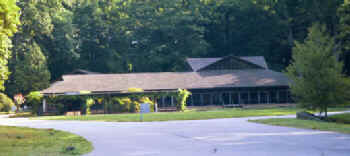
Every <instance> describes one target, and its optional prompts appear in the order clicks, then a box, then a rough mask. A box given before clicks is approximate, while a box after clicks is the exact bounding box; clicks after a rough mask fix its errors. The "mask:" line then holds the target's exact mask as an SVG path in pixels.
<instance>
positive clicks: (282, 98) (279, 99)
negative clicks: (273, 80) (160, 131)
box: [157, 90, 292, 107]
mask: <svg viewBox="0 0 350 156" xmlns="http://www.w3.org/2000/svg"><path fill="white" fill-rule="evenodd" d="M157 102H158V106H159V107H172V106H175V105H176V103H177V102H176V99H175V98H172V97H163V98H160V99H158V101H157ZM289 102H292V99H291V96H290V93H289V91H288V90H271V91H241V92H208V93H193V94H192V95H191V96H190V97H189V98H188V99H187V106H213V105H218V106H220V105H230V104H267V103H289Z"/></svg>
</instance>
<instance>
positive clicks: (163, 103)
mask: <svg viewBox="0 0 350 156" xmlns="http://www.w3.org/2000/svg"><path fill="white" fill-rule="evenodd" d="M162 107H165V99H164V96H162Z"/></svg>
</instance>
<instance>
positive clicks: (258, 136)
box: [0, 117, 350, 156]
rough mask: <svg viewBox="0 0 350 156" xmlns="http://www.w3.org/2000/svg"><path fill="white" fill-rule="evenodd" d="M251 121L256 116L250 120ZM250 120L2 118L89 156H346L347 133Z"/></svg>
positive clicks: (348, 152) (5, 122)
mask: <svg viewBox="0 0 350 156" xmlns="http://www.w3.org/2000/svg"><path fill="white" fill-rule="evenodd" d="M252 119H255V118H252ZM247 120H248V118H234V119H215V120H203V121H171V122H149V123H113V122H79V121H37V120H27V119H6V118H1V117H0V124H2V125H13V126H28V127H34V128H54V129H58V130H64V131H69V132H72V133H75V134H79V135H81V136H83V137H85V138H86V139H88V140H90V141H91V142H92V143H93V145H94V147H95V150H94V151H93V152H92V153H89V154H88V155H91V156H109V155H110V156H215V155H217V156H349V155H350V135H345V134H339V133H333V132H321V131H314V130H304V129H296V128H286V127H277V126H268V125H262V124H255V123H250V122H248V121H247Z"/></svg>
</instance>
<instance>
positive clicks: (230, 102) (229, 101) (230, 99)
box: [228, 92, 233, 104]
mask: <svg viewBox="0 0 350 156" xmlns="http://www.w3.org/2000/svg"><path fill="white" fill-rule="evenodd" d="M231 95H232V93H231V92H228V99H229V100H228V103H229V104H233V102H232V97H231Z"/></svg>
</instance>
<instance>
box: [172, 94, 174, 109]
mask: <svg viewBox="0 0 350 156" xmlns="http://www.w3.org/2000/svg"><path fill="white" fill-rule="evenodd" d="M171 107H174V97H173V96H171Z"/></svg>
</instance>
